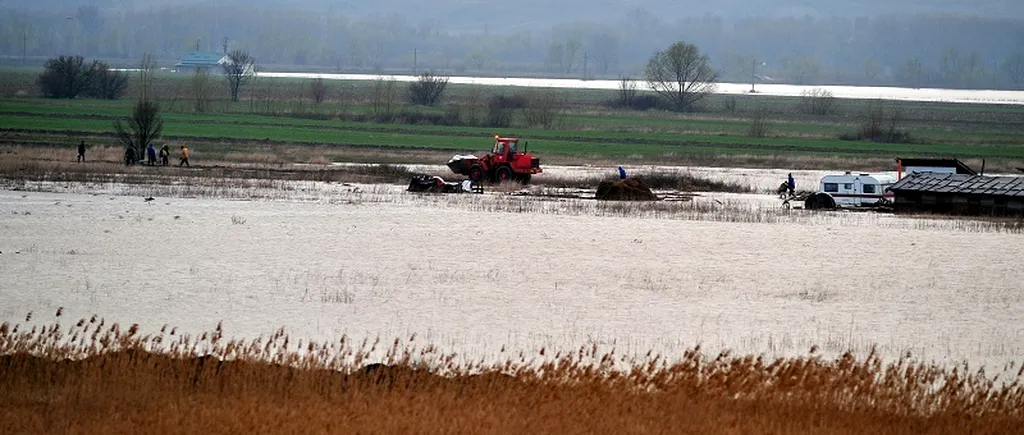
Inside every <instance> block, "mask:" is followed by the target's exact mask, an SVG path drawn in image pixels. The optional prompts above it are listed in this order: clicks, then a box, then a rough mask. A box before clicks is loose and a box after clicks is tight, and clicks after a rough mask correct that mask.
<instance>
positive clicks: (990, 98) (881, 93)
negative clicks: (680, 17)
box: [259, 72, 1024, 104]
mask: <svg viewBox="0 0 1024 435" xmlns="http://www.w3.org/2000/svg"><path fill="white" fill-rule="evenodd" d="M259 75H260V76H263V77H290V78H315V77H321V78H323V79H327V80H379V79H391V80H396V81H400V82H410V81H415V80H417V77H416V76H412V75H389V74H385V75H374V74H316V73H286V72H260V73H259ZM449 82H450V83H453V84H467V85H488V86H515V87H535V88H564V89H619V86H620V82H619V81H618V80H580V79H546V78H517V77H467V76H452V77H451V78H449ZM636 84H637V86H638V88H639V89H650V88H649V86H648V85H647V82H645V81H643V80H639V81H637V82H636ZM818 88H820V89H825V90H828V91H829V92H832V95H834V96H835V97H837V98H855V99H876V98H882V99H889V100H902V101H925V102H948V103H977V104H1024V91H1010V90H994V89H941V88H900V87H891V86H838V85H823V86H805V85H789V84H757V85H755V90H756V91H757V93H758V94H759V95H773V96H790V97H796V96H800V95H802V94H803V93H804V92H806V91H808V90H811V89H818ZM749 92H750V83H718V89H717V93H719V94H732V95H737V94H746V93H749Z"/></svg>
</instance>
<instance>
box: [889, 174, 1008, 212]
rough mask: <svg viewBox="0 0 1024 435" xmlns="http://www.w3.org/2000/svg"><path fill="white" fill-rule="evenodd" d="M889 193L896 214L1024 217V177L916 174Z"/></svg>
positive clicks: (893, 186) (892, 188) (898, 183)
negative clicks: (891, 194)
mask: <svg viewBox="0 0 1024 435" xmlns="http://www.w3.org/2000/svg"><path fill="white" fill-rule="evenodd" d="M889 191H891V192H893V194H894V199H893V208H894V209H895V211H896V212H897V213H899V212H904V213H940V214H957V215H987V216H994V215H1009V216H1024V177H987V176H984V175H972V174H955V173H940V172H916V173H913V174H910V175H907V176H905V177H903V179H901V180H899V181H897V182H896V183H895V184H893V185H892V186H890V187H889Z"/></svg>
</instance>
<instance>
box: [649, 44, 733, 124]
mask: <svg viewBox="0 0 1024 435" xmlns="http://www.w3.org/2000/svg"><path fill="white" fill-rule="evenodd" d="M646 76H647V83H648V84H650V86H651V88H652V89H654V91H655V92H657V93H658V94H659V95H661V96H662V98H664V99H665V100H667V101H668V102H669V103H670V104H671V106H672V107H673V108H675V110H678V111H686V110H690V109H691V108H692V107H693V105H694V104H695V103H697V102H698V101H700V100H702V99H704V97H706V96H708V95H710V94H711V93H713V92H714V91H715V89H716V86H715V80H716V79H717V78H718V75H717V74H716V73H715V71H714V70H713V69H712V68H711V64H710V61H709V60H708V57H707V56H705V55H702V54H701V53H700V49H698V48H697V46H696V45H693V44H687V43H685V42H676V43H675V44H672V45H671V46H670V47H669V48H668V50H665V51H659V52H657V53H654V56H651V59H650V60H649V61H647V69H646Z"/></svg>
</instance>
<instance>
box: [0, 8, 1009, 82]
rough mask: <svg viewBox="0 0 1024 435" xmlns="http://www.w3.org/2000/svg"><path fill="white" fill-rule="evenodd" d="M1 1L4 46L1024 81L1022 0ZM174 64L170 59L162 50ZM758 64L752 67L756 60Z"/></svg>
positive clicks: (112, 54)
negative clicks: (694, 58)
mask: <svg viewBox="0 0 1024 435" xmlns="http://www.w3.org/2000/svg"><path fill="white" fill-rule="evenodd" d="M771 5H772V6H766V5H765V4H764V3H762V2H754V1H751V0H724V1H719V2H713V3H708V2H695V1H690V0H684V1H678V2H674V1H669V0H633V1H625V2H613V1H610V0H600V1H590V2H583V1H579V0H566V1H563V2H557V3H555V2H541V1H536V0H524V1H520V2H516V3H509V2H499V1H497V0H477V1H473V2H464V1H446V0H438V1H435V2H432V3H430V4H422V3H416V2H408V1H403V0H379V1H376V2H356V1H342V2H332V1H327V0H306V1H299V0H280V1H274V2H271V1H266V0H252V1H246V2H243V1H238V0H231V1H223V2H209V1H198V0H179V1H170V0H152V1H138V0H134V1H133V0H94V1H84V0H55V1H49V2H46V4H45V5H43V4H42V3H41V2H38V1H27V0H0V12H2V14H0V56H3V57H5V58H7V59H8V62H7V63H8V64H10V63H11V62H13V61H12V60H11V59H17V58H19V57H22V56H23V57H26V58H27V57H34V58H45V57H52V56H56V55H60V54H76V55H82V56H85V57H92V58H103V59H113V60H121V61H123V63H124V64H131V63H134V62H137V59H139V58H141V56H142V54H143V53H152V54H154V55H156V57H157V58H159V59H163V60H165V61H167V62H168V63H169V62H171V61H173V60H174V59H177V58H180V56H181V55H183V54H184V53H186V52H188V51H191V50H195V49H196V47H197V46H198V47H199V48H200V49H202V50H218V51H220V50H222V49H223V48H224V45H223V42H224V40H225V38H227V39H228V45H227V48H229V49H234V48H238V49H244V50H247V51H250V52H251V53H252V54H253V55H254V56H256V58H257V59H258V60H259V62H260V63H261V64H262V65H266V66H274V67H278V68H285V69H300V70H301V69H317V70H331V71H346V72H374V71H391V72H394V71H409V72H412V71H422V70H434V71H439V72H447V73H479V74H500V75H517V74H519V75H544V76H561V77H584V75H585V76H586V77H587V78H601V77H603V78H614V77H617V76H634V77H635V76H638V75H640V74H641V73H642V71H643V66H644V64H645V63H646V61H647V59H648V58H649V57H650V56H651V55H652V54H653V53H654V52H655V51H657V50H662V49H664V48H665V47H667V46H668V45H670V44H671V43H673V42H676V41H686V42H690V43H693V44H696V45H697V46H698V47H699V48H700V49H701V51H702V52H703V53H705V54H707V55H708V56H709V57H710V58H711V62H712V64H713V66H714V67H715V68H716V69H717V70H718V71H719V73H720V76H721V78H722V79H723V80H732V81H748V80H750V77H751V75H752V74H756V76H757V80H760V81H766V82H780V83H794V84H816V83H838V84H863V85H897V86H941V87H966V88H979V87H983V88H1003V89H1020V88H1024V2H1019V1H989V2H967V1H963V0H947V1H939V2H926V1H923V0H903V1H881V0H856V1H850V2H836V1H818V2H808V1H797V0H777V1H774V2H771ZM162 66H168V67H171V66H173V64H170V65H162ZM755 68H756V69H755Z"/></svg>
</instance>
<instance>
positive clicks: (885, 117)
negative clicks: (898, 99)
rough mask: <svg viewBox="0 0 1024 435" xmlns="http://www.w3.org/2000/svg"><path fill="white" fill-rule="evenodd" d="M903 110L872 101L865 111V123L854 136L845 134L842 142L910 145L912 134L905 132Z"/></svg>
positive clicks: (894, 105) (896, 106)
mask: <svg viewBox="0 0 1024 435" xmlns="http://www.w3.org/2000/svg"><path fill="white" fill-rule="evenodd" d="M903 119H904V115H903V108H902V107H900V106H898V105H896V104H893V105H892V106H890V107H886V105H885V102H883V101H882V100H876V101H872V102H871V103H869V104H868V106H867V108H866V109H865V111H864V121H863V122H862V123H861V124H860V125H859V126H858V127H857V132H856V133H854V134H850V133H844V134H842V135H840V136H839V139H842V140H869V141H873V142H884V143H910V142H912V141H913V139H912V138H911V136H910V132H907V131H906V130H903V129H902V128H901V127H900V123H902V122H903Z"/></svg>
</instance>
